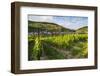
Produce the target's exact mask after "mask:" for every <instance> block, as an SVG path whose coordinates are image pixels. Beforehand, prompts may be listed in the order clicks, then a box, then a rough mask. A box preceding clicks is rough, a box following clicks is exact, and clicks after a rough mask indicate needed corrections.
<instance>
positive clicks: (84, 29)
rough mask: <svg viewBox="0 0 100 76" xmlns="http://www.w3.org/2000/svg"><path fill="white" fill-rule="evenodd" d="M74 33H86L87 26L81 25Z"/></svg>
mask: <svg viewBox="0 0 100 76" xmlns="http://www.w3.org/2000/svg"><path fill="white" fill-rule="evenodd" d="M76 33H83V34H84V33H86V34H87V33H88V26H84V27H81V28H79V29H77V30H76Z"/></svg>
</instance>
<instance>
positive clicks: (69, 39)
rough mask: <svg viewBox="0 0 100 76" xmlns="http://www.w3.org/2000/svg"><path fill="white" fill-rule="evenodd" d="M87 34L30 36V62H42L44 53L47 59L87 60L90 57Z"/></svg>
mask: <svg viewBox="0 0 100 76" xmlns="http://www.w3.org/2000/svg"><path fill="white" fill-rule="evenodd" d="M87 39H88V36H87V34H66V35H59V36H34V37H32V35H31V36H29V42H30V41H33V43H32V44H33V45H29V47H31V48H29V53H30V50H31V53H32V54H30V55H29V58H30V59H29V60H41V56H42V51H44V53H45V55H46V59H67V58H85V57H87V56H88V50H87V48H88V47H87Z"/></svg>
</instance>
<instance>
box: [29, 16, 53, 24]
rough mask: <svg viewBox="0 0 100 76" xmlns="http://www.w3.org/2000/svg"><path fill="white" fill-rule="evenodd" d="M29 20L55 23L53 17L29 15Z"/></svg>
mask: <svg viewBox="0 0 100 76" xmlns="http://www.w3.org/2000/svg"><path fill="white" fill-rule="evenodd" d="M28 20H31V21H41V22H53V16H33V15H29V16H28Z"/></svg>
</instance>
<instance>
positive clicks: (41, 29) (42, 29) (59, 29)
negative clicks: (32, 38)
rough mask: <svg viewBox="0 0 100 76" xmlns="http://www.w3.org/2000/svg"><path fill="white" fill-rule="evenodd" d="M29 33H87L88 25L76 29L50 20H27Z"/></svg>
mask: <svg viewBox="0 0 100 76" xmlns="http://www.w3.org/2000/svg"><path fill="white" fill-rule="evenodd" d="M28 32H29V33H41V34H44V33H45V34H48V33H49V34H67V33H82V34H84V33H88V26H84V27H81V28H79V29H77V30H72V29H69V28H65V27H63V26H61V25H59V24H56V23H50V22H36V21H28Z"/></svg>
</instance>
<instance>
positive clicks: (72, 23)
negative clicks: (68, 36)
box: [28, 15, 88, 30]
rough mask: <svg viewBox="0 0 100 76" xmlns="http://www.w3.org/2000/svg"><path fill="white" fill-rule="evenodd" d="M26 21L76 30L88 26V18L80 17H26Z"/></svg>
mask: <svg viewBox="0 0 100 76" xmlns="http://www.w3.org/2000/svg"><path fill="white" fill-rule="evenodd" d="M28 20H30V21H37V22H51V23H56V24H59V25H61V26H63V27H66V28H69V29H74V30H76V29H78V28H81V27H84V26H88V17H81V16H42V15H28Z"/></svg>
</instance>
